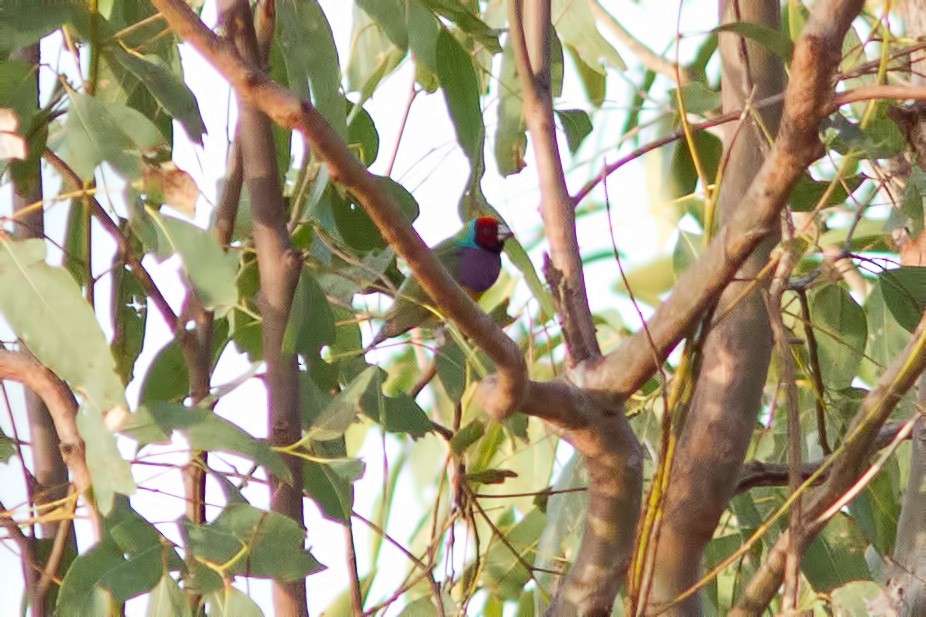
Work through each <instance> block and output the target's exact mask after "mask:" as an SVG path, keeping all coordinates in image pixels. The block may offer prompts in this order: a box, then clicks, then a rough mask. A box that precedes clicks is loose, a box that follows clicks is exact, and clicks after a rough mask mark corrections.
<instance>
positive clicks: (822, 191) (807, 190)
mask: <svg viewBox="0 0 926 617" xmlns="http://www.w3.org/2000/svg"><path fill="white" fill-rule="evenodd" d="M864 180H865V178H864V176H861V175H858V176H851V177H849V178H843V179H841V181H840V180H837V181H835V182H834V183H831V182H829V181H826V180H814V179H813V178H811V177H810V176H809V175H807V174H805V175H802V176H800V177H799V178H798V180H797V184H796V185H795V187H794V190H793V191H792V192H791V209H792V210H795V211H797V212H810V211H811V210H813V209H814V208H816V207H824V208H825V207H827V206H837V205H839V204H842V203H845V201H846V200H847V199H848V198H849V195H851V194H852V193H853V192H854V191H855V189H857V188H858V187H859V186H861V184H862V182H863V181H864ZM831 184H832V185H833V186H832V189H831V188H830V185H831ZM847 188H848V190H846V189H847ZM824 196H826V200H824V201H823V202H822V203H821V200H823V197H824Z"/></svg>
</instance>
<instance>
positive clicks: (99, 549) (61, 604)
mask: <svg viewBox="0 0 926 617" xmlns="http://www.w3.org/2000/svg"><path fill="white" fill-rule="evenodd" d="M124 560H125V558H124V557H123V555H122V551H121V550H119V547H118V546H116V543H115V542H113V541H112V540H109V539H104V540H103V541H102V542H101V543H99V544H97V545H96V546H95V547H93V548H92V549H90V550H89V551H87V552H86V553H84V554H83V555H81V556H79V557H78V558H77V559H75V560H74V561H73V562H72V563H71V567H70V568H68V571H67V573H66V574H65V575H64V580H63V581H61V589H59V590H58V600H57V603H56V607H55V610H56V614H57V615H58V616H59V617H97V616H99V617H107V616H108V615H109V614H110V612H109V597H108V596H107V594H106V593H105V591H104V590H103V587H102V584H101V579H102V577H103V576H104V575H105V574H106V573H107V572H108V571H109V570H110V568H112V567H114V566H116V565H118V564H120V563H122V562H123V561H124Z"/></svg>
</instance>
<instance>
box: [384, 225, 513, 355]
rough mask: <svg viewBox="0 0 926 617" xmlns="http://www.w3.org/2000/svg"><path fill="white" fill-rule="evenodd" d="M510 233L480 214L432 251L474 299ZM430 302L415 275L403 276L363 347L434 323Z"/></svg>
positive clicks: (495, 268)
mask: <svg viewBox="0 0 926 617" xmlns="http://www.w3.org/2000/svg"><path fill="white" fill-rule="evenodd" d="M511 237H512V233H511V230H509V229H508V226H507V225H505V224H504V223H501V222H499V221H498V220H497V219H495V218H493V217H491V216H481V217H479V218H477V219H473V220H471V221H469V222H468V223H466V225H465V226H464V227H463V229H461V230H460V231H459V232H457V233H456V235H454V236H453V237H451V238H447V239H446V240H444V241H443V242H441V243H440V244H438V245H437V246H435V247H434V248H433V249H432V251H433V253H434V257H436V258H437V260H438V261H439V262H441V264H443V266H444V267H445V268H447V271H448V272H449V273H450V276H452V277H453V279H454V280H455V281H456V282H457V283H459V284H460V287H462V288H463V289H464V290H465V291H466V292H467V293H468V294H469V295H470V296H471V297H472V298H473V299H474V300H478V299H479V297H480V296H482V294H483V293H485V292H486V290H488V289H489V287H491V286H492V285H493V284H494V283H495V281H496V279H498V274H499V272H500V271H501V268H502V258H501V253H502V247H503V246H504V244H505V240H507V239H508V238H511ZM430 304H432V302H431V299H430V298H429V297H428V294H427V293H425V291H424V289H423V288H422V287H421V283H419V282H418V279H417V278H415V277H414V276H409V277H407V278H406V279H405V282H404V283H402V286H401V287H399V291H398V293H397V294H396V299H395V302H394V303H393V304H392V307H391V308H390V309H389V312H388V313H386V318H385V319H386V321H385V323H383V327H382V328H381V329H380V331H379V332H378V333H377V334H376V336H375V337H373V342H372V343H370V345H369V346H368V347H367V349H371V348H373V347H375V346H376V345H378V344H380V343H382V342H383V341H385V340H386V339H389V338H392V337H394V336H399V335H400V334H402V333H404V332H408V331H409V330H411V329H412V328H417V327H420V326H425V327H428V326H434V325H436V324H437V323H438V319H437V315H435V314H434V311H433V310H432V309H431V308H429V306H428V305H430Z"/></svg>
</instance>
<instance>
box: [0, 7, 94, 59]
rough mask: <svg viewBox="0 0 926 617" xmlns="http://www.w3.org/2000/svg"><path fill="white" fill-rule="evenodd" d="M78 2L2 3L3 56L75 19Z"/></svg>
mask: <svg viewBox="0 0 926 617" xmlns="http://www.w3.org/2000/svg"><path fill="white" fill-rule="evenodd" d="M80 8H82V7H81V5H80V4H79V3H77V2H47V3H45V2H43V3H32V2H23V3H18V4H12V3H9V4H6V5H4V6H0V57H2V58H6V57H7V56H9V55H10V53H11V52H13V51H15V50H17V49H21V48H23V47H28V46H29V45H31V44H32V43H35V42H37V41H38V40H39V39H41V38H42V37H44V36H45V35H46V34H49V33H50V32H52V31H54V30H56V29H57V28H58V27H60V26H61V25H62V24H64V23H66V22H68V21H69V20H70V19H72V16H73V13H74V12H75V11H77V10H78V9H80Z"/></svg>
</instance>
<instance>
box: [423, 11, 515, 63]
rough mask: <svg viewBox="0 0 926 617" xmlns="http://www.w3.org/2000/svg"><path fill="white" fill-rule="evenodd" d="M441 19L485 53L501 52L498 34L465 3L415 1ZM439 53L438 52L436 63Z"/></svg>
mask: <svg viewBox="0 0 926 617" xmlns="http://www.w3.org/2000/svg"><path fill="white" fill-rule="evenodd" d="M417 1H418V2H420V3H421V4H422V5H424V6H426V7H428V8H429V9H431V10H432V11H434V12H435V13H437V14H438V15H440V16H441V17H446V18H447V19H449V20H450V21H452V22H453V23H455V24H456V25H457V26H458V27H459V28H460V30H462V31H463V32H465V33H466V34H469V35H470V36H472V37H473V38H474V39H475V40H476V42H477V43H479V44H481V45H482V46H485V48H486V49H487V51H489V52H490V53H493V54H497V53H498V52H500V51H501V50H502V47H501V45H499V43H498V32H497V31H495V30H493V29H492V28H490V27H489V26H487V25H486V24H485V22H483V21H482V20H481V19H480V18H479V17H478V16H477V15H476V14H475V13H474V12H472V11H470V9H469V8H468V7H467V6H466V4H465V3H462V2H458V1H457V0H417ZM439 58H440V53H439V52H438V62H439V61H440V60H439Z"/></svg>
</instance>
